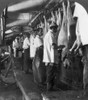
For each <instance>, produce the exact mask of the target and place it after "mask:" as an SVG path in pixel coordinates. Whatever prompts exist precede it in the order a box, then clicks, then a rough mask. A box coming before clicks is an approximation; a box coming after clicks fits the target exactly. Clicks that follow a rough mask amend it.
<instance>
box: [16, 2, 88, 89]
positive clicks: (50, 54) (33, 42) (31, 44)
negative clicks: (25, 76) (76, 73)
mask: <svg viewBox="0 0 88 100" xmlns="http://www.w3.org/2000/svg"><path fill="white" fill-rule="evenodd" d="M69 5H70V3H69V1H67V6H65V3H64V2H62V8H63V20H62V21H61V22H62V23H60V21H59V24H58V23H57V22H56V21H55V20H53V21H49V24H48V25H49V27H48V28H49V29H48V32H46V33H43V29H42V28H39V29H38V30H36V31H33V32H32V34H30V35H29V34H28V33H25V35H24V36H25V37H24V41H23V46H22V47H23V50H24V71H25V72H26V73H28V71H29V67H30V66H29V63H30V62H29V57H30V58H31V60H32V61H33V59H34V57H35V54H36V50H37V49H39V48H41V47H43V60H42V62H44V64H45V66H47V67H46V70H47V73H46V82H47V90H51V89H52V88H53V85H54V82H53V81H54V73H55V72H54V70H55V66H56V65H58V63H59V61H58V50H59V49H63V52H62V57H61V59H62V60H63V59H64V57H65V56H66V54H67V53H68V52H76V51H78V50H79V48H80V47H81V49H82V56H83V64H84V68H83V88H84V89H85V88H86V86H87V84H88V50H87V49H88V39H87V38H88V27H87V26H88V13H87V11H86V9H85V8H84V7H83V6H82V5H81V4H79V3H77V2H72V3H71V7H72V8H73V15H72V16H71V13H70V14H68V15H69V16H70V17H69V16H67V15H66V14H67V13H68V12H70V10H71V9H70V10H69V7H70V6H69ZM66 8H67V11H68V12H67V13H66ZM59 17H60V16H59ZM66 17H67V18H68V26H66V24H67V19H66ZM71 18H72V19H71ZM69 20H70V21H69ZM72 20H74V23H75V24H76V30H75V33H76V39H75V41H74V43H73V45H72V46H71V47H70V48H69V45H68V44H69V40H70V37H71V34H70V31H69V29H70V26H71V24H72V23H70V22H71V21H72ZM60 24H61V26H59V25H60ZM58 27H59V28H58ZM66 27H67V29H68V30H67V29H66ZM67 31H68V32H67ZM66 32H67V34H66ZM70 42H71V41H70ZM29 48H30V50H29ZM14 52H15V50H14ZM29 52H30V53H29ZM29 54H30V55H29Z"/></svg>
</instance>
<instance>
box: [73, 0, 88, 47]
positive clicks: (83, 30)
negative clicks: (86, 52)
mask: <svg viewBox="0 0 88 100" xmlns="http://www.w3.org/2000/svg"><path fill="white" fill-rule="evenodd" d="M73 17H77V18H78V20H77V25H76V34H79V35H80V38H81V42H82V44H83V45H86V44H88V13H87V11H86V10H85V8H84V7H83V6H82V5H81V4H79V3H77V2H75V9H74V14H73Z"/></svg>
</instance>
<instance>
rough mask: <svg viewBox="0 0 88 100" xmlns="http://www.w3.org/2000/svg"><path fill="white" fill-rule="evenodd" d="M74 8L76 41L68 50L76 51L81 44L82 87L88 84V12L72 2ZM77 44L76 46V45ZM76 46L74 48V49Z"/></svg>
mask: <svg viewBox="0 0 88 100" xmlns="http://www.w3.org/2000/svg"><path fill="white" fill-rule="evenodd" d="M74 6H75V9H74V13H73V17H74V18H77V24H76V41H75V42H74V44H73V46H72V48H71V49H70V51H72V50H74V51H77V50H78V49H79V47H80V46H82V51H83V64H84V69H83V88H84V89H85V88H86V86H87V84H88V13H87V11H86V9H85V8H84V7H83V6H82V5H81V4H79V3H77V2H75V3H74ZM76 45H77V47H76ZM75 47H76V49H74V48H75Z"/></svg>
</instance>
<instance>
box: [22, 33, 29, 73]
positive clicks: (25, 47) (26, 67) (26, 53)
mask: <svg viewBox="0 0 88 100" xmlns="http://www.w3.org/2000/svg"><path fill="white" fill-rule="evenodd" d="M29 46H30V42H29V34H28V33H25V34H24V41H23V50H24V71H25V73H26V74H28V72H29V67H30V66H29Z"/></svg>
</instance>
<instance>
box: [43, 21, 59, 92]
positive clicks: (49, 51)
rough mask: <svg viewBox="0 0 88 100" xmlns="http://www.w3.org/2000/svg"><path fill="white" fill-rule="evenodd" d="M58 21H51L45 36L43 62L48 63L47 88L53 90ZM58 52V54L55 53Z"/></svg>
mask: <svg viewBox="0 0 88 100" xmlns="http://www.w3.org/2000/svg"><path fill="white" fill-rule="evenodd" d="M57 27H58V26H57V25H56V23H54V22H53V23H51V25H50V29H49V31H48V32H47V33H46V35H45V37H44V50H43V62H44V63H45V65H46V81H47V90H48V91H49V90H52V89H53V86H54V76H55V66H54V65H55V64H56V63H57V62H58V61H57V56H56V55H57V54H56V51H57V50H56V49H55V47H56V37H55V36H56V32H57ZM55 54H56V55H55Z"/></svg>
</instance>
